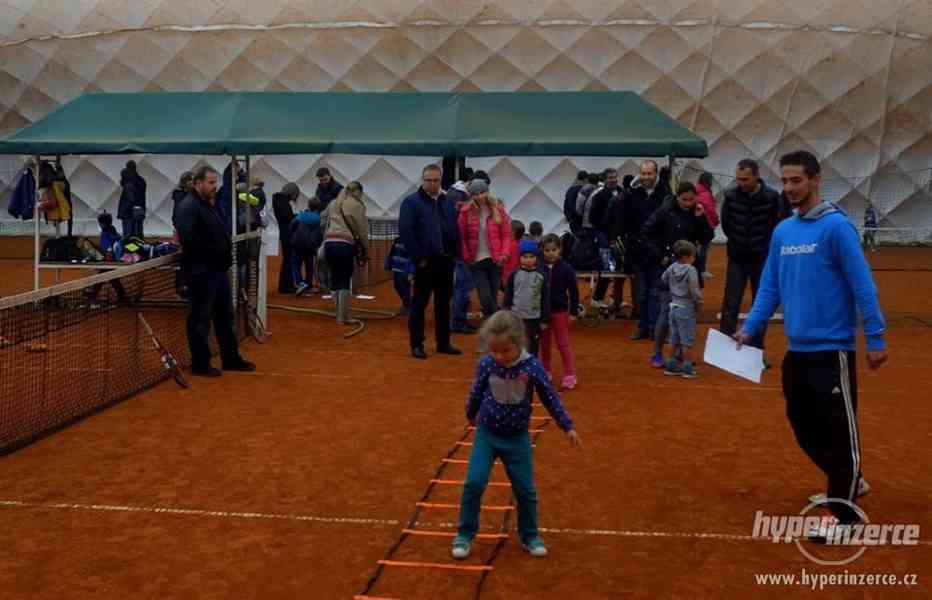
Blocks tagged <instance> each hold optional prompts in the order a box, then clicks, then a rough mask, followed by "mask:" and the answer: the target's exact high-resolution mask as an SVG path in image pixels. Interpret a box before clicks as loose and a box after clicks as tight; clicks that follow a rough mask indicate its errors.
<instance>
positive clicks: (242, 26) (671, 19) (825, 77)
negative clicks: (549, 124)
mask: <svg viewBox="0 0 932 600" xmlns="http://www.w3.org/2000/svg"><path fill="white" fill-rule="evenodd" d="M61 6H62V4H61V3H60V2H54V1H52V0H0V14H3V17H2V20H0V132H9V131H11V130H13V129H17V128H19V127H22V126H24V125H27V124H29V123H31V122H33V121H35V120H37V119H39V118H41V117H42V116H44V115H45V114H47V113H48V112H49V111H51V110H53V109H55V108H56V107H57V106H60V105H61V104H63V103H65V102H67V101H68V100H71V99H73V98H75V97H76V96H78V95H80V94H81V93H83V92H87V91H143V90H151V91H163V90H165V91H180V90H186V91H187V90H195V91H197V90H282V91H284V90H312V91H317V90H320V91H323V90H346V91H353V90H359V91H362V90H366V91H390V90H404V91H414V90H418V91H449V90H462V91H486V90H582V89H585V90H606V89H610V90H634V91H637V92H639V93H641V94H642V95H643V96H644V97H645V98H647V99H649V100H650V101H652V102H653V103H654V104H656V105H657V106H658V107H660V108H661V109H662V110H664V111H665V112H667V113H668V114H670V115H671V116H673V117H674V118H676V119H678V120H679V121H680V122H681V123H682V124H684V125H686V126H687V127H690V128H692V129H693V130H694V131H696V132H697V133H698V134H699V135H701V136H703V137H704V138H705V139H706V140H707V141H708V143H709V147H710V152H711V155H710V157H709V159H708V160H707V161H705V163H704V164H705V167H706V168H707V169H709V170H711V171H714V172H721V173H730V172H731V171H732V168H733V165H734V163H735V162H736V161H737V160H738V159H740V158H744V157H748V156H750V157H755V158H758V159H760V160H761V161H762V163H763V164H764V165H765V169H764V174H765V176H772V175H773V171H772V165H773V164H774V162H775V161H776V158H777V157H778V156H779V154H780V153H782V152H785V151H787V150H790V149H796V148H799V147H803V148H809V149H811V150H813V151H815V152H816V153H817V154H818V155H819V156H820V157H822V158H823V161H824V167H825V176H826V177H827V178H851V177H860V176H864V175H868V174H871V173H875V172H877V171H881V172H883V173H884V175H883V180H882V181H881V180H880V179H879V178H875V181H872V182H870V183H869V184H868V185H862V183H863V182H859V181H851V182H850V184H849V185H840V187H839V186H836V188H837V189H838V190H840V191H839V192H838V199H840V200H843V201H845V202H846V203H847V204H848V205H849V207H851V208H854V209H855V211H857V209H858V208H859V207H860V205H861V203H862V202H863V198H864V197H865V196H866V195H872V196H873V195H876V196H878V197H881V198H882V199H881V201H880V204H881V209H882V212H883V213H885V214H889V224H902V225H909V224H910V223H905V222H904V223H897V211H898V210H900V211H901V212H902V218H901V220H903V221H905V220H906V218H907V215H908V220H909V221H911V222H913V223H914V221H915V215H916V214H917V213H916V210H917V208H916V206H913V204H921V205H922V206H920V207H919V209H918V210H919V214H924V215H925V214H928V211H926V210H925V208H924V207H925V206H926V205H927V204H928V203H927V202H924V201H923V202H920V201H917V200H915V198H916V193H917V191H918V190H920V189H921V187H922V186H923V184H924V183H927V182H928V178H929V177H928V175H929V172H928V169H929V167H930V162H932V161H930V159H932V41H930V39H932V1H930V0H905V1H901V2H893V3H888V2H875V1H872V0H825V1H818V2H813V1H812V0H802V1H801V0H792V1H789V2H774V1H773V0H692V1H691V0H674V1H664V2H659V1H653V2H652V1H647V0H643V1H640V2H638V1H634V0H629V1H617V2H612V1H608V0H583V1H579V0H575V1H573V2H570V1H568V0H566V1H564V0H526V1H523V2H509V1H506V0H499V1H497V2H480V1H475V0H428V1H421V2H418V1H414V0H362V1H357V2H346V1H338V0H314V1H309V2H299V1H286V0H263V1H262V2H255V1H254V0H251V1H247V0H202V1H200V2H196V3H195V2H188V1H186V0H162V1H159V0H132V1H130V0H99V1H94V0H73V1H72V2H69V3H68V8H67V10H63V9H62V8H61ZM193 160H194V159H193V158H192V159H190V160H187V161H181V162H187V163H193ZM318 160H321V161H323V162H332V161H329V159H327V158H321V157H308V159H307V160H305V161H304V163H305V164H307V165H310V163H312V162H315V161H318ZM335 160H336V162H339V159H335ZM347 160H348V159H347ZM354 160H355V159H354ZM379 160H380V159H378V157H371V159H366V160H365V161H364V162H367V163H368V164H369V168H370V169H372V170H373V172H374V173H377V174H379V176H384V177H385V178H387V179H386V185H385V189H387V190H391V194H396V193H397V192H398V190H400V189H403V188H405V189H406V188H407V187H408V186H409V185H411V183H412V181H413V179H414V177H415V176H416V174H414V175H412V174H407V173H405V174H402V176H401V177H399V175H398V173H397V170H398V169H397V165H393V164H392V163H391V162H390V161H389V162H386V161H381V162H379ZM145 161H146V162H147V164H148V165H149V167H150V168H151V169H152V171H154V172H157V173H158V174H159V177H161V178H164V179H165V180H166V182H165V185H164V186H161V187H166V186H167V187H168V190H170V186H169V185H168V183H171V182H173V181H174V179H175V177H176V172H175V170H176V169H177V168H178V164H177V163H179V160H178V159H177V158H167V157H148V158H146V159H145ZM276 161H277V162H282V161H281V160H278V159H274V160H273V159H270V161H268V162H266V163H263V165H262V167H261V168H268V169H270V170H272V171H274V167H273V166H272V165H273V164H275V163H276ZM97 162H100V161H99V160H96V161H85V160H78V161H74V164H70V163H69V169H70V171H72V172H73V173H78V176H79V178H80V177H81V176H82V173H84V172H85V171H86V172H88V173H91V175H93V177H91V175H86V177H85V178H87V179H88V180H89V182H88V184H87V185H85V186H84V188H85V190H86V191H85V192H84V195H85V196H89V197H87V198H85V197H82V198H81V201H82V202H83V203H84V204H85V205H86V206H85V207H83V208H81V210H85V209H87V210H95V209H97V208H100V207H104V206H109V204H110V203H112V200H113V198H112V195H113V192H114V190H115V185H116V184H115V182H114V181H113V178H112V174H108V173H107V169H103V170H101V169H99V168H98V167H97V166H95V164H96V163H97ZM357 162H358V161H357ZM589 162H593V163H594V162H598V163H599V164H601V162H603V161H602V160H599V161H586V160H585V159H583V158H574V159H572V161H570V162H567V161H559V160H556V161H555V160H549V159H548V160H544V161H542V162H540V164H538V162H535V161H533V160H532V161H528V160H526V159H525V160H522V161H508V164H507V165H506V166H503V167H502V168H501V169H500V170H501V171H502V172H503V173H511V172H518V173H520V174H521V175H522V177H523V179H526V180H527V181H526V182H524V181H522V183H521V185H517V184H515V185H512V187H515V189H517V188H521V189H523V187H528V188H529V189H528V190H527V193H526V194H525V195H524V196H522V197H520V198H514V199H511V201H510V204H512V205H513V206H517V205H518V204H522V205H528V202H529V200H528V198H531V199H532V200H533V201H534V202H539V201H541V200H540V198H543V197H548V198H550V199H551V200H554V201H562V192H561V190H560V189H559V187H560V186H562V185H563V182H562V181H561V182H560V183H559V184H558V183H557V179H558V178H557V177H556V176H555V175H554V173H555V172H556V171H554V170H553V169H550V170H548V169H547V165H550V164H551V163H554V164H556V165H562V166H560V167H559V174H560V177H561V178H562V176H563V175H564V174H565V173H568V172H570V171H572V170H573V169H574V168H575V167H576V166H581V167H583V168H586V167H587V166H588V163H589ZM616 162H617V161H616ZM289 164H291V163H290V162H289ZM309 168H310V167H309ZM522 168H526V169H527V170H528V172H526V173H525V172H523V171H522V170H521V169H522ZM555 168H556V167H555ZM300 171H301V175H302V176H304V175H305V174H306V173H307V172H308V171H307V170H305V169H301V170H300ZM280 175H281V179H282V180H284V179H287V178H289V176H288V175H287V174H284V173H281V174H280ZM0 179H4V180H9V179H10V177H9V175H4V174H0ZM91 179H92V180H93V181H90V180H91ZM525 183H527V184H529V185H525ZM78 187H81V186H78ZM551 187H552V189H551ZM370 189H373V190H374V191H373V198H372V201H373V203H374V204H375V205H377V206H379V207H381V209H382V210H383V212H385V213H391V209H392V207H393V206H394V205H395V204H396V202H397V198H392V197H389V196H388V195H387V194H388V192H384V193H382V196H384V197H382V196H380V192H379V191H377V190H378V186H376V187H375V188H370ZM530 195H533V196H530ZM90 196H93V197H90ZM926 197H927V196H926ZM904 202H905V205H904V206H903V207H902V208H898V207H899V205H900V204H901V203H904ZM548 210H549V209H548ZM79 212H80V211H79ZM549 212H553V211H549ZM156 216H158V215H156ZM551 216H552V218H553V219H554V221H555V222H554V223H553V225H554V226H556V225H557V224H558V215H557V214H554V215H551ZM929 216H930V217H932V215H929Z"/></svg>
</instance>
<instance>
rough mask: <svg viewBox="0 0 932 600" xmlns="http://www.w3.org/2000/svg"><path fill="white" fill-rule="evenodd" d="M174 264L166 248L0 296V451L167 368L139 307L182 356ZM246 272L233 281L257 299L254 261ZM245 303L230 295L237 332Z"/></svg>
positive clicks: (182, 322)
mask: <svg viewBox="0 0 932 600" xmlns="http://www.w3.org/2000/svg"><path fill="white" fill-rule="evenodd" d="M178 272H179V271H178V264H177V257H176V256H169V257H164V258H158V259H154V260H152V261H148V262H145V263H140V264H138V265H134V266H132V267H125V268H123V269H121V270H118V271H115V272H111V273H107V274H100V275H95V276H93V277H90V278H85V279H83V280H78V281H74V282H70V283H66V284H61V285H57V286H53V287H51V288H46V289H43V290H40V291H38V292H30V293H27V294H20V295H18V296H11V297H9V298H4V299H3V300H0V453H6V452H10V451H11V450H14V449H16V448H19V447H21V446H23V445H25V444H28V443H30V442H32V441H34V440H36V439H38V438H39V437H42V436H44V435H46V434H48V433H51V432H53V431H55V430H58V429H61V428H62V427H65V426H67V425H69V424H71V423H73V422H75V421H77V420H79V419H81V418H83V417H86V416H88V415H90V414H93V413H95V412H97V411H100V410H102V409H104V408H106V407H108V406H111V405H113V404H115V403H117V402H119V401H121V400H123V399H126V398H128V397H129V396H131V395H133V394H135V393H137V392H139V391H141V390H144V389H146V388H149V387H151V386H153V385H155V384H156V383H159V382H160V381H162V380H164V379H165V378H167V377H170V374H169V373H168V372H167V371H166V370H165V369H164V368H163V365H162V362H161V358H160V355H159V353H158V352H157V351H156V350H155V348H154V346H153V343H152V340H151V339H150V338H149V336H148V334H147V333H146V331H145V328H144V326H143V325H142V323H141V321H140V319H139V315H140V314H142V315H143V317H144V318H145V319H146V321H147V322H148V323H149V325H150V326H151V327H152V329H153V331H154V333H155V335H156V337H158V339H159V341H160V342H161V343H162V344H163V345H164V346H165V347H166V348H167V349H168V350H169V351H170V352H171V353H172V354H173V355H174V357H175V359H176V360H177V361H178V362H179V364H181V365H183V366H188V365H189V364H190V353H189V351H188V343H187V336H186V319H187V313H188V306H187V302H186V301H185V300H184V298H183V297H182V294H180V293H179V291H180V290H179V283H180V282H181V280H180V279H179V277H178ZM245 273H246V274H247V277H246V278H245V281H243V280H241V281H240V285H241V286H243V287H244V289H245V290H246V291H247V297H249V298H250V300H251V301H252V302H255V300H256V297H257V291H258V286H257V281H258V261H256V260H247V261H246V268H245ZM246 310H247V308H246V305H245V303H243V302H240V303H238V305H237V313H236V314H237V333H238V335H239V337H240V338H241V339H242V338H244V337H246V336H247V335H249V333H250V332H249V329H248V321H247V319H246V314H247V313H246ZM213 343H214V346H215V347H216V343H215V341H214V342H213Z"/></svg>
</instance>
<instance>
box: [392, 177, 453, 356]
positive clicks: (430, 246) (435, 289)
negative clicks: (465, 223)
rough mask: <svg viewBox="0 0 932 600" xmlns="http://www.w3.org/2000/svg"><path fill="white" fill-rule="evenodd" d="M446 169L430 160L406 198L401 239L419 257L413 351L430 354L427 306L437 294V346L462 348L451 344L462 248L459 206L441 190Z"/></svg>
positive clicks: (440, 349)
mask: <svg viewBox="0 0 932 600" xmlns="http://www.w3.org/2000/svg"><path fill="white" fill-rule="evenodd" d="M442 173H443V172H442V171H441V169H440V167H438V166H437V165H427V166H426V167H424V171H423V172H422V173H421V187H420V188H418V190H417V191H416V192H414V193H413V194H411V195H410V196H408V197H407V198H405V199H404V202H402V203H401V214H400V215H399V223H398V228H399V233H400V234H401V241H402V243H403V244H404V245H405V248H407V250H408V254H409V255H410V256H411V261H412V262H413V263H414V267H415V272H414V297H413V298H412V300H411V314H410V316H409V317H408V331H409V333H410V336H411V355H412V356H414V358H420V359H424V358H427V353H425V352H424V339H425V338H424V311H425V310H426V309H427V304H428V303H429V302H430V297H431V295H432V294H433V295H434V327H435V330H436V336H437V352H438V353H440V354H453V355H456V354H462V352H461V351H460V350H458V349H456V348H454V347H453V346H452V345H451V344H450V300H451V298H452V296H453V265H454V261H455V260H456V258H457V256H458V255H459V254H460V236H459V227H458V225H457V222H456V207H455V206H453V202H452V201H450V199H449V198H447V197H446V195H445V194H444V193H443V192H442V191H441V189H440V179H441V176H442Z"/></svg>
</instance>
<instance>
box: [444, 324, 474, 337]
mask: <svg viewBox="0 0 932 600" xmlns="http://www.w3.org/2000/svg"><path fill="white" fill-rule="evenodd" d="M450 331H451V332H452V333H459V334H462V335H472V334H474V333H476V332H477V331H479V328H478V327H475V326H473V325H470V324H469V323H467V324H465V325H456V326H454V327H451V328H450Z"/></svg>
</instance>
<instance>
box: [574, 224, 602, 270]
mask: <svg viewBox="0 0 932 600" xmlns="http://www.w3.org/2000/svg"><path fill="white" fill-rule="evenodd" d="M569 260H570V264H571V265H573V268H574V269H576V270H577V271H601V270H602V255H601V254H600V252H599V243H598V241H597V240H596V237H595V230H594V229H583V230H582V231H580V232H579V234H578V235H577V236H576V242H575V243H574V244H573V249H572V251H571V252H570V253H569Z"/></svg>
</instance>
